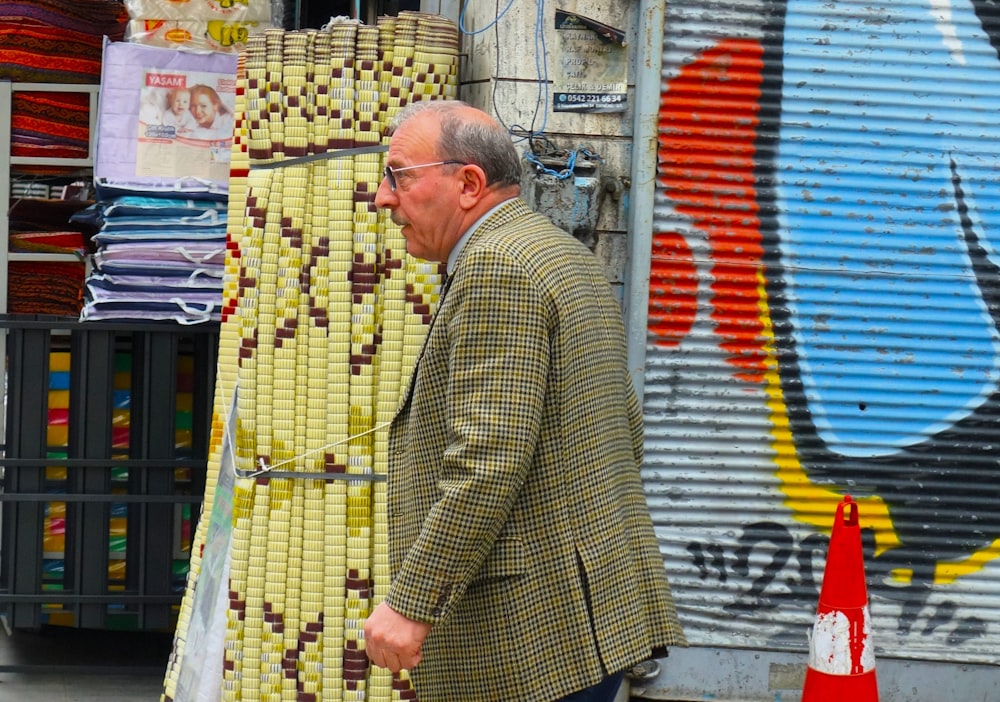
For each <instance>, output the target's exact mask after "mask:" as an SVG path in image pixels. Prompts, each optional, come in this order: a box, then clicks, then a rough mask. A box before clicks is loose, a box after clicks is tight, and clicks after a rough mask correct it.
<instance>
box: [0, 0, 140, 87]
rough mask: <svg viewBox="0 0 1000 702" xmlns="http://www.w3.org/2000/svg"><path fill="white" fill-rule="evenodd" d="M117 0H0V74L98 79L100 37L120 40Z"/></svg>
mask: <svg viewBox="0 0 1000 702" xmlns="http://www.w3.org/2000/svg"><path fill="white" fill-rule="evenodd" d="M127 23H128V13H127V12H126V10H125V5H124V4H123V3H122V2H119V1H118V0H16V1H15V2H6V3H2V4H0V76H2V77H3V78H5V79H8V80H14V81H26V82H36V83H98V82H99V81H100V77H101V50H102V46H103V43H104V37H105V36H107V37H108V38H109V39H110V40H111V41H120V40H121V39H122V37H123V36H124V34H125V28H126V25H127Z"/></svg>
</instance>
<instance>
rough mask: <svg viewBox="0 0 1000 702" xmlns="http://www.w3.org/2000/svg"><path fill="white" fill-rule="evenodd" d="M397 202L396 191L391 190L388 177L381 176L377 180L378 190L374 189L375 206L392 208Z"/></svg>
mask: <svg viewBox="0 0 1000 702" xmlns="http://www.w3.org/2000/svg"><path fill="white" fill-rule="evenodd" d="M397 202H398V200H397V199H396V193H394V192H392V188H390V187H389V179H388V178H382V180H381V181H379V184H378V190H376V191H375V206H376V207H388V208H390V209H392V207H393V206H394V205H395V204H396V203H397Z"/></svg>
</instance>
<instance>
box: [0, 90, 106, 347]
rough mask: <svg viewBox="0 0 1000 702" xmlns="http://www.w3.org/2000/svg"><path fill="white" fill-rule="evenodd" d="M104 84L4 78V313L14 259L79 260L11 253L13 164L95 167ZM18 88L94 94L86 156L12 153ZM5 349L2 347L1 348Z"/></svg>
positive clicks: (0, 222)
mask: <svg viewBox="0 0 1000 702" xmlns="http://www.w3.org/2000/svg"><path fill="white" fill-rule="evenodd" d="M99 90H100V87H99V86H97V85H83V84H75V83H12V82H10V81H0V174H3V176H4V177H3V178H0V203H3V211H2V213H0V247H2V252H0V314H6V312H7V292H8V289H7V288H8V285H9V284H10V262H11V261H78V260H79V259H77V258H76V257H75V256H73V255H72V254H56V253H10V250H9V238H10V221H9V217H8V212H9V205H10V194H11V193H10V167H11V166H17V165H35V166H69V167H73V166H77V167H80V168H93V166H94V148H95V146H96V139H95V138H94V135H95V134H96V133H97V129H96V127H97V101H98V93H99ZM16 92H37V93H87V94H89V95H90V139H89V144H88V154H87V157H86V158H46V157H37V158H36V157H24V156H12V155H11V148H10V142H11V128H10V118H11V110H12V105H13V96H14V93H16ZM0 350H2V349H0Z"/></svg>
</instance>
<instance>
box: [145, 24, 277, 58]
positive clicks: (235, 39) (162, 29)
mask: <svg viewBox="0 0 1000 702" xmlns="http://www.w3.org/2000/svg"><path fill="white" fill-rule="evenodd" d="M270 27H271V25H270V24H269V23H268V22H260V21H254V20H218V19H215V20H164V19H133V20H130V21H129V23H128V27H127V29H126V31H125V39H126V41H130V42H133V43H137V44H145V45H147V46H159V47H163V48H168V49H179V48H184V49H197V50H203V51H229V52H233V51H241V50H243V49H245V48H246V43H247V39H248V38H249V37H250V35H252V34H262V33H264V31H266V30H267V29H269V28H270Z"/></svg>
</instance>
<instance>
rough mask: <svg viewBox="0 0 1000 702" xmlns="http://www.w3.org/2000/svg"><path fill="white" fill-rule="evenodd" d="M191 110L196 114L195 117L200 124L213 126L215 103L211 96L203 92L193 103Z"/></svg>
mask: <svg viewBox="0 0 1000 702" xmlns="http://www.w3.org/2000/svg"><path fill="white" fill-rule="evenodd" d="M191 112H192V113H193V114H194V118H195V120H196V121H197V122H198V124H199V125H201V126H202V127H211V126H212V122H213V121H214V120H215V103H214V102H212V98H211V97H209V96H208V95H205V94H204V93H201V94H200V95H198V97H196V98H195V99H194V102H192V103H191Z"/></svg>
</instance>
